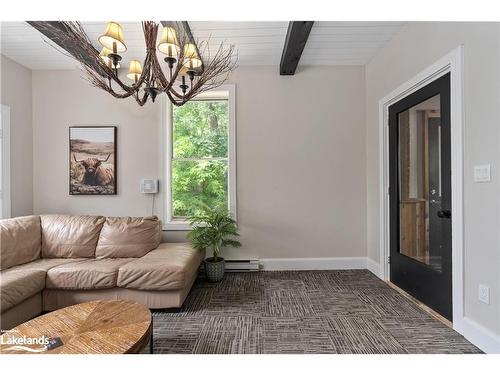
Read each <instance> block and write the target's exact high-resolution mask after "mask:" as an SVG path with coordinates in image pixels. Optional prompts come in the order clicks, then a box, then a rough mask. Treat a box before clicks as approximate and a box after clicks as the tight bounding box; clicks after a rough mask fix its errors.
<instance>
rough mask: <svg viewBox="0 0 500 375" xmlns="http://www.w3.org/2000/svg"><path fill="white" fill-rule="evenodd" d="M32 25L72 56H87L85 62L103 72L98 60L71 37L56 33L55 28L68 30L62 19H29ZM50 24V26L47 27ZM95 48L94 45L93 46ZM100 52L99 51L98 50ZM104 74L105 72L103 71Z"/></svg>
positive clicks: (80, 57)
mask: <svg viewBox="0 0 500 375" xmlns="http://www.w3.org/2000/svg"><path fill="white" fill-rule="evenodd" d="M26 23H28V24H29V25H30V26H32V27H33V28H35V29H36V30H38V31H39V32H40V33H41V34H42V35H44V36H45V37H46V38H47V39H49V40H50V41H52V42H53V43H55V44H56V45H57V46H59V47H60V48H62V49H63V50H65V51H66V52H67V53H69V54H70V55H71V56H73V57H75V58H76V59H77V60H80V59H82V58H85V57H86V56H87V57H88V58H86V59H85V63H86V64H87V65H88V66H90V67H92V68H93V69H94V70H95V71H96V72H101V67H100V66H99V64H98V62H97V61H94V60H93V59H92V58H91V57H90V56H88V54H87V52H85V51H83V50H82V49H81V48H80V47H79V45H78V44H77V43H72V41H71V40H70V39H69V38H61V37H60V34H56V33H55V32H54V30H53V29H58V30H60V31H65V32H66V30H67V27H66V25H65V24H64V23H63V22H61V21H27V22H26ZM47 26H50V27H47ZM92 48H93V47H92ZM97 53H99V51H97ZM101 73H102V74H104V72H101Z"/></svg>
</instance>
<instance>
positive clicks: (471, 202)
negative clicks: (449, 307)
mask: <svg viewBox="0 0 500 375" xmlns="http://www.w3.org/2000/svg"><path fill="white" fill-rule="evenodd" d="M499 36H500V29H499V25H498V24H493V23H482V24H474V23H411V24H408V25H407V26H405V27H404V28H403V29H402V30H401V31H400V32H399V33H398V34H397V35H396V36H395V37H394V38H393V40H391V41H390V42H389V43H388V44H387V45H386V46H385V47H384V48H382V49H381V50H379V51H378V53H377V55H376V56H375V57H374V58H373V59H372V60H371V61H370V63H369V64H368V65H367V66H366V123H367V129H366V165H367V229H368V232H367V233H368V234H367V235H368V237H367V241H368V254H369V257H370V258H371V259H374V260H376V261H379V242H378V241H379V216H378V215H379V204H378V203H379V202H378V197H379V190H378V189H379V176H378V163H379V160H378V146H379V145H378V101H379V100H380V99H381V98H383V97H384V96H385V95H387V94H388V93H390V92H391V91H392V90H394V89H396V88H397V87H398V86H400V85H401V84H402V83H404V82H405V81H407V80H409V79H410V78H412V77H413V76H415V75H416V74H417V73H419V72H420V71H422V70H423V69H425V68H426V67H427V66H429V65H431V64H432V63H433V62H435V61H437V60H438V59H439V58H441V57H443V56H444V55H446V54H447V53H448V52H450V51H451V50H453V49H454V48H456V47H457V46H458V45H461V44H462V45H463V46H464V55H465V56H464V115H465V118H464V129H465V133H464V158H465V160H464V200H465V202H464V215H465V222H464V240H465V258H464V261H465V276H464V281H465V316H466V317H468V318H470V319H471V320H473V321H475V322H477V323H479V324H480V325H482V326H484V327H486V328H487V329H488V330H490V331H492V332H496V333H497V334H498V333H500V322H499V320H500V311H499V309H500V302H499V297H500V285H499V284H500V267H499V265H500V251H499V249H500V236H499V228H500V179H499V173H500V168H499V167H500V164H499V162H500V151H499V149H500V126H499V124H500V109H499V108H500V107H499V100H500V84H499V83H500V56H499V54H500V41H499ZM486 163H488V164H491V167H492V176H493V180H492V182H491V183H483V184H478V183H474V182H473V167H474V165H478V164H486ZM479 284H485V285H488V286H490V288H491V290H490V298H491V302H490V305H486V304H483V303H481V302H479V301H478V286H479Z"/></svg>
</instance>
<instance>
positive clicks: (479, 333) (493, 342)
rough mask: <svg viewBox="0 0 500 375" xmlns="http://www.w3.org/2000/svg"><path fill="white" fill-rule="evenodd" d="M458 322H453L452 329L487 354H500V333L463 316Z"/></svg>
mask: <svg viewBox="0 0 500 375" xmlns="http://www.w3.org/2000/svg"><path fill="white" fill-rule="evenodd" d="M456 323H458V324H455V323H454V324H453V329H454V330H455V331H457V332H458V333H460V334H461V335H463V336H464V337H465V338H466V339H467V340H469V341H470V342H471V343H473V344H474V345H476V346H477V347H478V348H479V349H481V350H482V351H483V352H485V353H488V354H500V335H497V334H495V333H493V332H491V331H490V330H489V329H487V328H485V327H483V326H482V325H480V324H479V323H476V322H475V321H473V320H472V319H470V318H467V317H464V318H462V319H461V320H460V322H456Z"/></svg>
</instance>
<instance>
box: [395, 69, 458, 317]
mask: <svg viewBox="0 0 500 375" xmlns="http://www.w3.org/2000/svg"><path fill="white" fill-rule="evenodd" d="M450 162H451V144H450V75H449V74H446V75H444V76H442V77H440V78H439V79H437V80H435V81H433V82H432V83H430V84H428V85H427V86H425V87H423V88H421V89H419V90H418V91H416V92H414V93H413V94H411V95H409V96H406V97H405V98H403V99H401V100H400V101H398V102H397V103H395V104H393V105H391V106H390V107H389V163H390V168H389V179H390V189H389V194H390V280H391V282H393V283H394V284H396V285H397V286H399V287H400V288H402V289H403V290H405V291H407V292H408V293H409V294H411V295H412V296H414V297H415V298H417V299H418V300H420V301H422V302H423V303H425V304H426V305H428V306H429V307H431V308H433V309H434V310H436V311H437V312H439V313H440V314H441V315H443V316H444V317H445V318H447V319H449V320H452V284H451V261H452V255H451V254H452V252H451V225H452V212H451V164H450Z"/></svg>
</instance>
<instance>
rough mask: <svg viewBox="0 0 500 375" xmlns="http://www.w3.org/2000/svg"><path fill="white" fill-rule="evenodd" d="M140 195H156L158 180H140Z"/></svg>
mask: <svg viewBox="0 0 500 375" xmlns="http://www.w3.org/2000/svg"><path fill="white" fill-rule="evenodd" d="M141 193H144V194H156V193H158V180H156V179H150V178H144V179H142V180H141Z"/></svg>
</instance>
